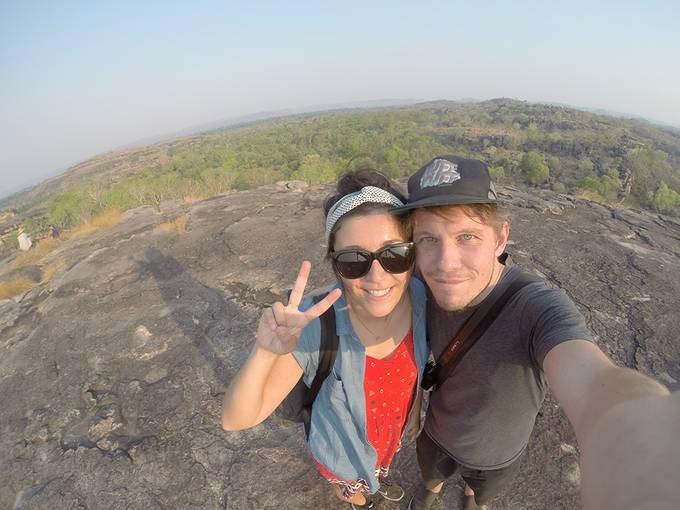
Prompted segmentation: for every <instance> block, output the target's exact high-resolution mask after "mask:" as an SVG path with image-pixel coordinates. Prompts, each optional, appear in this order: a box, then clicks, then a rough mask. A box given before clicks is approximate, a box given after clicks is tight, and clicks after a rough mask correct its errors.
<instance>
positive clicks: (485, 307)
mask: <svg viewBox="0 0 680 510" xmlns="http://www.w3.org/2000/svg"><path fill="white" fill-rule="evenodd" d="M538 281H541V280H540V278H538V277H537V276H533V275H530V274H527V273H523V272H522V273H519V274H518V275H517V276H515V278H513V279H512V280H506V281H504V282H503V283H502V284H499V285H496V287H494V289H493V290H492V291H491V293H490V294H489V295H488V296H487V297H486V299H485V300H484V301H482V303H481V304H480V305H479V307H478V308H477V309H476V310H475V311H474V313H473V314H472V315H471V316H470V317H469V318H468V320H467V321H465V324H463V326H462V327H461V328H460V330H458V333H457V334H456V336H455V337H454V338H453V340H451V342H450V343H449V345H448V346H447V348H446V350H445V351H444V352H443V354H442V356H441V357H440V362H441V364H440V365H439V366H438V367H437V375H436V377H437V385H438V386H441V385H442V383H443V382H444V381H445V380H446V379H447V378H448V377H449V376H450V375H451V373H452V372H453V369H454V368H456V366H457V365H458V363H460V360H461V359H463V357H464V356H465V354H467V352H468V351H469V350H470V349H471V348H472V346H473V345H474V344H475V343H476V342H477V340H479V339H480V337H481V336H482V335H483V334H484V332H485V331H486V330H487V329H488V328H489V326H491V324H492V323H493V322H494V321H495V320H496V318H497V317H498V314H499V313H500V311H501V310H502V309H503V307H504V306H505V305H506V303H507V302H508V301H509V300H510V298H511V297H512V296H514V295H515V294H516V293H517V292H518V291H519V290H520V289H521V288H523V287H525V286H526V285H528V284H530V283H533V282H538Z"/></svg>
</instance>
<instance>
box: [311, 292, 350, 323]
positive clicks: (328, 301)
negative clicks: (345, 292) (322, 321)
mask: <svg viewBox="0 0 680 510" xmlns="http://www.w3.org/2000/svg"><path fill="white" fill-rule="evenodd" d="M341 295H342V291H341V290H340V289H333V290H332V291H330V292H329V293H328V295H327V296H326V297H325V298H323V299H322V300H321V301H319V302H318V303H316V304H315V305H314V306H312V307H311V308H309V309H307V310H306V311H305V312H303V313H304V316H305V318H306V319H307V321H312V320H314V319H316V318H317V317H320V316H321V315H323V313H324V312H325V311H326V310H328V309H329V308H330V307H331V306H333V303H335V302H336V301H337V300H338V299H340V296H341Z"/></svg>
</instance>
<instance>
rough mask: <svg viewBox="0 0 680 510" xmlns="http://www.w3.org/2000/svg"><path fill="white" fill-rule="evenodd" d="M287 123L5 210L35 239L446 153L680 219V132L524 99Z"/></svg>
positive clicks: (189, 147)
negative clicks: (152, 209) (96, 221)
mask: <svg viewBox="0 0 680 510" xmlns="http://www.w3.org/2000/svg"><path fill="white" fill-rule="evenodd" d="M369 105H370V106H376V105H375V104H369ZM272 113H274V114H275V113H276V112H268V113H266V114H262V116H265V115H271V114H272ZM278 113H279V114H280V115H279V116H277V118H275V119H266V120H265V119H260V118H259V116H258V115H255V116H250V117H247V118H242V119H240V120H241V123H240V124H236V125H231V126H228V127H226V128H225V127H221V128H219V129H212V130H210V131H207V132H204V133H199V134H190V135H186V136H180V137H177V138H173V139H170V140H166V141H160V142H157V143H153V144H150V145H145V146H142V147H133V148H127V149H123V150H117V151H111V152H108V153H105V154H102V155H100V156H97V157H95V158H91V159H89V160H87V161H84V162H82V163H80V164H78V165H75V166H74V167H72V168H70V169H69V170H68V171H66V172H64V173H62V174H61V175H59V176H56V177H53V178H51V179H48V180H46V181H44V182H42V183H40V184H39V185H37V186H35V187H33V188H32V189H30V190H29V191H28V192H24V193H19V194H16V195H14V196H13V197H11V198H10V199H6V200H4V201H3V202H2V205H3V207H4V208H8V207H11V208H14V209H16V210H17V212H18V216H19V218H20V219H21V220H22V221H29V225H28V226H29V227H30V229H33V230H40V229H44V228H45V227H46V225H47V224H48V223H52V224H55V225H58V226H60V227H62V228H69V227H70V226H73V225H74V224H77V223H78V222H80V221H82V220H83V219H86V218H88V217H91V216H92V215H95V214H97V213H98V212H100V211H102V210H104V209H107V208H115V209H119V210H127V209H130V208H132V207H137V206H140V205H143V204H150V205H156V206H157V205H158V204H159V203H160V202H162V201H163V200H168V199H177V198H187V199H190V200H192V199H196V198H203V197H207V196H213V195H216V194H220V193H224V192H226V191H229V190H243V189H248V188H251V187H253V186H259V185H263V184H267V183H272V182H276V181H280V180H289V179H299V180H304V181H307V182H309V183H312V184H313V183H320V182H327V181H330V180H333V179H335V178H336V176H337V175H338V174H340V173H342V172H343V171H345V170H346V169H348V168H354V167H357V166H361V165H371V166H374V167H376V168H378V169H381V170H383V171H385V172H387V173H389V174H390V175H392V176H395V177H397V176H403V175H407V174H409V173H412V172H413V171H414V170H416V169H417V168H419V167H420V166H421V165H422V164H423V163H425V162H426V161H427V160H429V159H430V158H431V157H433V156H434V155H436V154H443V153H456V154H462V155H467V156H471V157H476V158H480V159H483V160H484V161H486V162H487V163H488V164H489V166H490V167H491V172H492V174H493V177H494V179H495V180H497V181H499V182H500V183H506V184H517V183H531V184H533V185H537V186H540V187H544V188H551V189H553V190H554V191H557V192H565V191H569V192H575V193H582V194H585V195H587V196H588V197H589V198H592V199H595V200H599V201H605V202H610V203H617V204H621V205H624V206H625V205H629V206H636V207H644V208H647V209H652V210H656V211H657V212H662V213H665V214H670V215H674V214H678V211H679V207H680V195H679V194H678V192H680V133H678V132H677V131H673V130H672V129H661V128H659V127H656V126H654V125H652V124H650V123H649V122H646V121H643V120H635V119H625V118H618V117H612V116H606V115H599V114H594V113H590V112H584V111H581V110H578V109H575V108H569V107H565V106H558V105H549V104H537V103H528V102H525V101H518V100H513V99H494V100H490V101H477V102H456V101H432V102H425V103H418V104H413V105H405V106H398V107H395V106H388V107H382V108H360V107H355V108H352V109H337V110H331V111H324V112H304V113H298V114H295V115H286V112H278ZM203 127H204V128H206V129H210V128H212V127H213V125H205V126H203ZM197 128H198V127H197ZM531 153H534V154H531ZM30 229H29V230H30Z"/></svg>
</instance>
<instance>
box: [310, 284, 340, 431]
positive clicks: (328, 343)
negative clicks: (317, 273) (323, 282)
mask: <svg viewBox="0 0 680 510" xmlns="http://www.w3.org/2000/svg"><path fill="white" fill-rule="evenodd" d="M327 295H328V294H324V295H321V296H314V302H315V303H318V302H319V301H321V300H322V299H323V298H325V297H326V296H327ZM319 321H321V324H320V326H321V339H320V343H319V365H318V366H317V368H316V375H315V376H314V380H313V381H312V385H311V386H310V388H309V392H307V395H306V399H305V402H304V406H303V408H302V423H303V424H304V426H305V436H307V437H308V436H309V426H310V421H311V418H312V405H313V404H314V400H315V399H316V396H317V395H318V394H319V390H320V389H321V385H322V384H323V382H324V381H325V380H326V378H327V377H328V375H329V374H330V373H331V370H332V369H333V365H334V364H335V355H336V353H337V352H338V343H339V339H338V334H337V333H336V331H335V310H334V308H333V306H331V307H330V308H329V309H328V310H326V311H325V312H324V313H323V314H322V315H321V316H320V317H319Z"/></svg>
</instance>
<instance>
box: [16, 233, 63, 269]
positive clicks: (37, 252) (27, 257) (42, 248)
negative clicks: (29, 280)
mask: <svg viewBox="0 0 680 510" xmlns="http://www.w3.org/2000/svg"><path fill="white" fill-rule="evenodd" d="M59 242H60V241H59V239H43V240H42V241H39V242H37V243H36V244H35V246H34V247H32V248H31V249H30V250H29V251H27V252H25V253H22V254H21V255H19V256H18V257H17V258H15V259H14V260H13V261H12V267H13V268H14V269H18V268H20V267H25V266H30V265H31V264H35V263H37V262H40V261H41V260H42V258H43V257H44V256H45V255H47V254H48V253H49V252H51V251H52V250H54V249H55V248H56V247H57V246H59Z"/></svg>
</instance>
